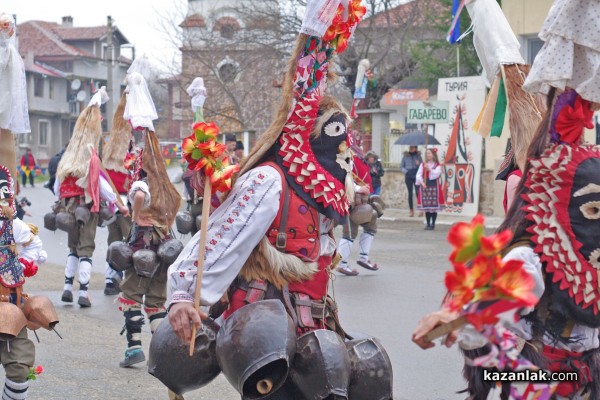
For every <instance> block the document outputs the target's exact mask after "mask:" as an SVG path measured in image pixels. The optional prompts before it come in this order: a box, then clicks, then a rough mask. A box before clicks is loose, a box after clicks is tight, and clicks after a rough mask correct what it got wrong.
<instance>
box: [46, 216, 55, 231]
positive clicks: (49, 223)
mask: <svg viewBox="0 0 600 400" xmlns="http://www.w3.org/2000/svg"><path fill="white" fill-rule="evenodd" d="M44 228H46V229H48V230H49V231H52V232H54V231H55V230H56V214H55V213H53V212H49V213H47V214H46V215H44Z"/></svg>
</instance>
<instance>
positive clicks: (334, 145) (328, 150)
mask: <svg viewBox="0 0 600 400" xmlns="http://www.w3.org/2000/svg"><path fill="white" fill-rule="evenodd" d="M347 137H348V134H347V133H346V117H345V116H344V115H343V114H337V115H334V116H333V117H331V118H329V119H328V120H327V122H325V123H324V124H323V128H321V135H320V136H319V137H318V138H315V139H312V140H311V141H310V146H311V147H312V149H313V152H314V153H315V157H316V158H317V161H318V162H319V164H321V165H322V166H323V167H324V168H325V169H326V170H327V171H329V173H330V174H331V175H333V176H334V177H335V178H336V179H337V180H339V181H340V182H344V180H345V179H346V171H345V170H343V169H342V167H341V166H340V165H339V164H338V162H337V155H338V150H339V147H340V144H341V143H342V142H345V141H346V138H347Z"/></svg>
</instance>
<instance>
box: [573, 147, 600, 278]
mask: <svg viewBox="0 0 600 400" xmlns="http://www.w3.org/2000/svg"><path fill="white" fill-rule="evenodd" d="M599 171H600V159H599V158H590V159H588V160H585V161H583V162H582V163H581V164H579V166H578V167H577V170H576V172H575V176H574V179H573V188H572V189H571V202H570V204H569V218H570V220H571V227H572V229H573V233H574V234H575V238H576V239H577V241H579V242H580V243H581V244H582V246H581V248H580V249H579V252H580V253H581V254H582V255H583V257H584V258H585V259H586V260H588V261H589V262H590V264H591V265H592V266H593V267H594V268H596V269H599V270H600V173H599ZM574 248H575V249H576V247H575V246H574Z"/></svg>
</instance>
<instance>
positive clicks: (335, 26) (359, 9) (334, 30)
mask: <svg viewBox="0 0 600 400" xmlns="http://www.w3.org/2000/svg"><path fill="white" fill-rule="evenodd" d="M361 3H362V0H351V1H350V2H349V3H348V10H347V13H348V17H347V18H346V20H344V14H345V13H346V10H345V9H344V6H343V5H341V4H340V5H339V6H338V8H337V11H336V14H335V16H334V17H333V21H332V22H331V25H330V26H329V28H328V29H327V31H326V32H325V35H323V40H324V41H326V42H331V44H332V47H333V48H334V49H336V51H337V52H338V53H343V52H344V51H345V50H346V48H347V47H348V41H349V40H350V36H352V32H353V31H354V28H355V27H356V25H358V23H359V22H360V20H361V19H362V17H364V16H365V14H366V13H367V8H366V7H365V6H363V5H362V4H361Z"/></svg>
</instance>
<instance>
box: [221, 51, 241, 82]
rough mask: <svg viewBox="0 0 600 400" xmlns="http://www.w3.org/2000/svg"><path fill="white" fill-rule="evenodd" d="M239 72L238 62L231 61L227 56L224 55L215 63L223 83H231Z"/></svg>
mask: <svg viewBox="0 0 600 400" xmlns="http://www.w3.org/2000/svg"><path fill="white" fill-rule="evenodd" d="M239 72H240V68H239V64H238V63H236V62H235V61H233V60H232V59H231V58H229V57H225V59H224V60H222V61H221V62H220V63H218V64H217V73H218V75H219V79H221V82H223V83H233V82H235V81H236V80H237V78H238V74H239Z"/></svg>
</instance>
